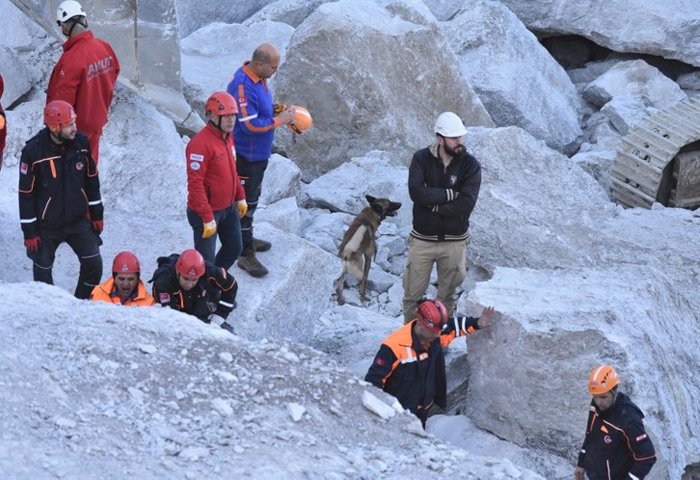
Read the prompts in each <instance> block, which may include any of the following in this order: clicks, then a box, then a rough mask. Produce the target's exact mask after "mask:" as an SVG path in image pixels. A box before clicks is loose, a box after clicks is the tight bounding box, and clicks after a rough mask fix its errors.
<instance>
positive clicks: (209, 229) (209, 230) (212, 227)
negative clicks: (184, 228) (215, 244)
mask: <svg viewBox="0 0 700 480" xmlns="http://www.w3.org/2000/svg"><path fill="white" fill-rule="evenodd" d="M203 225H204V231H203V232H202V238H209V237H211V236H213V235H214V234H215V233H216V220H212V221H211V222H204V223H203Z"/></svg>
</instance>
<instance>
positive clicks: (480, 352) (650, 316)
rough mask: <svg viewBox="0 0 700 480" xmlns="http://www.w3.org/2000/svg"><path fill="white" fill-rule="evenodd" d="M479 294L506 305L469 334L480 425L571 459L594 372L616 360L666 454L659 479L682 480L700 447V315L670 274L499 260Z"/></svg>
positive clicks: (472, 395)
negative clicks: (487, 325)
mask: <svg viewBox="0 0 700 480" xmlns="http://www.w3.org/2000/svg"><path fill="white" fill-rule="evenodd" d="M470 299H471V300H472V301H473V302H475V303H478V304H482V305H484V304H495V305H498V309H499V312H500V315H499V317H498V319H497V320H496V321H495V322H494V326H493V328H492V329H490V330H489V331H484V332H478V333H477V334H476V335H474V337H473V338H471V339H470V341H469V360H470V361H469V363H470V377H469V378H470V380H469V401H467V402H466V404H465V407H466V408H467V409H468V412H469V415H470V417H471V418H472V420H473V421H475V422H476V423H477V424H478V425H479V426H480V427H482V428H484V429H486V430H488V431H491V432H494V433H495V434H496V435H497V436H498V437H500V438H506V439H510V440H513V441H514V442H515V443H517V444H519V445H521V446H531V445H539V446H540V448H545V449H547V450H550V451H553V452H557V453H558V454H559V455H562V456H569V457H570V456H571V452H575V451H576V450H577V449H578V448H580V444H581V442H582V441H583V436H584V432H585V424H586V419H587V415H588V405H589V404H590V396H589V395H588V392H587V390H586V381H587V378H588V374H589V373H590V371H591V370H593V368H595V367H596V366H598V365H601V364H606V363H609V364H612V365H614V366H615V368H616V369H617V371H618V374H619V375H620V376H621V390H622V391H623V392H625V393H627V394H628V395H630V397H631V398H632V400H633V401H634V402H635V403H636V404H637V405H638V406H639V407H640V408H641V409H642V411H643V412H644V413H645V415H646V418H645V420H644V422H645V426H646V428H647V432H648V433H649V434H650V437H651V438H652V440H653V441H654V443H655V446H656V452H657V455H658V457H659V462H658V463H657V465H656V466H655V467H654V469H652V474H651V475H650V476H649V478H655V479H661V478H680V475H681V473H682V472H683V469H684V467H685V465H686V463H688V461H689V460H690V458H689V457H687V456H686V455H684V454H683V452H684V451H685V452H693V451H697V448H698V442H697V432H698V428H700V427H699V426H700V412H699V411H698V409H697V402H696V401H695V399H697V396H698V394H699V393H700V382H699V381H698V379H697V376H696V375H695V373H694V372H696V371H697V368H698V367H700V356H698V355H697V353H695V352H697V351H698V349H699V348H700V343H699V342H698V340H697V336H696V335H694V334H693V333H692V332H693V331H695V330H696V329H697V328H698V321H697V311H696V310H694V309H693V308H692V307H691V305H690V304H689V303H688V302H687V300H686V299H685V298H684V294H683V293H682V292H679V291H678V290H677V289H676V288H675V286H674V282H672V281H671V280H670V279H669V278H668V277H667V276H666V275H664V274H663V273H662V272H660V271H658V270H656V269H654V268H650V267H646V266H636V265H620V266H615V267H612V268H601V269H598V268H585V269H576V270H568V269H563V270H526V269H520V270H512V269H500V268H497V269H496V271H495V274H494V277H493V279H492V280H491V281H490V282H487V283H480V284H478V285H477V287H476V289H475V291H473V292H471V294H470ZM652 332H653V333H652ZM543 390H546V391H554V392H557V400H556V404H557V405H559V406H560V408H552V404H551V402H549V401H542V400H541V399H540V396H541V395H542V392H543ZM523 406H527V408H523ZM505 412H513V413H510V414H509V413H505ZM515 412H517V413H515ZM525 412H526V413H525ZM543 418H547V421H546V423H547V425H546V427H543V426H542V419H543ZM553 432H556V435H553V434H552V433H553Z"/></svg>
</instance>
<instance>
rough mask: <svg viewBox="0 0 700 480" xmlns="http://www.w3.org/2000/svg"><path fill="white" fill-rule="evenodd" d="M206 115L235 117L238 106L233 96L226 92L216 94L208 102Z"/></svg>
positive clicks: (205, 109) (205, 108) (205, 110)
mask: <svg viewBox="0 0 700 480" xmlns="http://www.w3.org/2000/svg"><path fill="white" fill-rule="evenodd" d="M204 113H205V114H206V113H213V114H216V115H235V114H236V113H238V105H236V101H235V100H234V99H233V97H232V96H231V95H229V94H228V93H226V92H214V93H212V94H211V96H210V97H209V99H208V100H207V104H206V106H205V107H204Z"/></svg>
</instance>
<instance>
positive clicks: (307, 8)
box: [243, 0, 328, 28]
mask: <svg viewBox="0 0 700 480" xmlns="http://www.w3.org/2000/svg"><path fill="white" fill-rule="evenodd" d="M327 2H328V0H306V1H304V2H299V0H277V1H275V2H273V3H268V4H267V5H265V6H264V7H263V8H262V9H260V10H258V11H257V12H256V13H255V15H253V16H251V17H249V18H248V19H247V20H246V21H245V22H243V24H244V25H252V24H253V23H257V22H263V21H266V20H272V21H274V22H284V23H286V24H288V25H291V26H292V27H294V28H296V27H298V26H299V25H301V23H302V22H303V21H304V20H306V17H308V16H309V15H311V14H312V13H313V11H314V10H316V8H318V6H319V5H321V4H322V3H327Z"/></svg>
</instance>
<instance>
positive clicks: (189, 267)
mask: <svg viewBox="0 0 700 480" xmlns="http://www.w3.org/2000/svg"><path fill="white" fill-rule="evenodd" d="M175 268H176V269H177V272H178V273H179V274H180V275H184V276H185V277H188V278H199V277H201V276H202V275H204V271H205V269H206V268H205V266H204V257H202V254H201V253H199V252H198V251H197V250H195V249H194V248H190V249H188V250H185V251H184V252H182V253H181V254H180V258H178V259H177V263H176V264H175Z"/></svg>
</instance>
